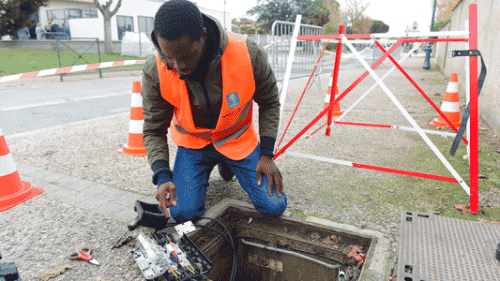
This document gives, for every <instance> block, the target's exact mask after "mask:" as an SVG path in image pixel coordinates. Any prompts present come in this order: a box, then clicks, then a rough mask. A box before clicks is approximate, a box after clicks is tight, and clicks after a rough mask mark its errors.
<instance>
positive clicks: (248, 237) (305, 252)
mask: <svg viewBox="0 0 500 281" xmlns="http://www.w3.org/2000/svg"><path fill="white" fill-rule="evenodd" d="M233 238H235V239H236V238H247V239H255V240H259V241H261V242H263V243H266V244H268V243H269V242H270V241H266V240H264V239H260V238H257V237H253V236H246V235H236V236H234V237H233ZM276 246H277V247H278V248H280V247H281V248H285V249H288V250H293V251H297V252H302V253H304V254H309V255H313V256H317V257H320V258H325V259H329V260H331V261H334V262H336V263H339V264H341V265H343V266H348V265H347V263H345V262H343V261H340V260H337V259H334V258H332V257H327V256H323V255H320V254H316V253H313V252H309V251H304V250H301V249H296V248H293V247H290V246H287V245H281V244H279V243H277V245H276Z"/></svg>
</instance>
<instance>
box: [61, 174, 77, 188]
mask: <svg viewBox="0 0 500 281" xmlns="http://www.w3.org/2000/svg"><path fill="white" fill-rule="evenodd" d="M79 180H80V179H79V178H76V177H73V176H68V175H64V177H62V178H61V179H59V180H58V181H57V182H58V184H59V185H61V186H64V187H68V188H69V187H71V184H73V183H75V182H77V181H79Z"/></svg>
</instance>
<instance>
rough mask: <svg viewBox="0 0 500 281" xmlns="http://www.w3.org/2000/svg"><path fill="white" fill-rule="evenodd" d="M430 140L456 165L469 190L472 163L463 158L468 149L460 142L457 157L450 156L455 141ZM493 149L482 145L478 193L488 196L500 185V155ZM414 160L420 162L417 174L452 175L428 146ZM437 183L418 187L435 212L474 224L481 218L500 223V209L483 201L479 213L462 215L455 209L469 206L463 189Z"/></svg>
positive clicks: (419, 151)
mask: <svg viewBox="0 0 500 281" xmlns="http://www.w3.org/2000/svg"><path fill="white" fill-rule="evenodd" d="M430 138H431V140H432V141H433V142H434V144H435V145H436V147H437V148H438V149H439V151H441V153H442V154H443V156H444V157H445V158H446V160H447V161H448V162H449V163H450V164H451V166H453V168H454V169H455V170H456V171H457V173H458V174H459V175H460V176H461V177H462V178H463V180H464V181H465V182H466V184H467V185H468V186H469V187H470V172H469V171H470V169H469V162H468V160H467V159H463V155H466V154H467V152H466V146H465V144H463V143H461V144H460V147H459V149H458V150H457V152H456V154H455V156H451V155H450V154H449V152H448V151H449V150H450V147H451V144H452V142H453V139H452V138H449V137H448V138H444V137H442V136H430ZM493 150H494V147H493V146H492V145H491V144H489V143H487V142H485V141H482V142H481V136H480V142H479V156H478V158H479V175H481V178H479V179H478V189H479V194H480V195H481V194H482V195H485V194H486V193H488V192H494V191H500V186H499V182H498V181H497V179H498V178H499V175H500V165H499V164H500V154H497V153H494V152H493ZM414 151H415V154H416V155H415V157H416V158H417V159H419V161H414V162H412V163H414V165H415V171H419V170H424V169H425V170H431V171H435V174H439V175H444V176H450V177H451V175H450V172H448V170H447V169H446V168H445V167H444V165H443V164H442V163H441V161H436V156H435V155H434V153H432V152H431V151H430V149H429V148H428V147H427V145H425V143H424V144H423V145H421V146H419V147H417V148H416V149H415V150H414ZM413 180H416V181H419V182H423V181H427V180H426V179H420V178H415V179H413ZM406 182H407V185H408V187H410V188H411V186H412V184H411V181H409V180H407V181H406ZM436 182H437V184H432V185H429V186H427V187H426V186H424V185H422V183H420V184H417V185H416V186H415V187H418V186H420V187H419V189H420V190H419V193H420V194H421V196H422V197H425V200H428V203H430V205H431V206H432V207H433V209H434V213H436V214H439V215H442V216H445V217H451V218H458V219H466V220H472V221H480V220H481V219H485V220H492V221H496V222H500V207H491V206H488V205H486V204H482V203H481V200H480V202H479V214H477V215H472V214H463V213H462V212H461V211H459V210H457V209H455V207H454V204H459V205H469V203H470V201H469V196H467V194H466V193H465V191H464V190H463V188H462V187H461V186H460V185H459V184H456V183H450V182H445V181H436ZM415 207H417V208H416V209H415V210H417V211H424V212H428V210H418V206H415Z"/></svg>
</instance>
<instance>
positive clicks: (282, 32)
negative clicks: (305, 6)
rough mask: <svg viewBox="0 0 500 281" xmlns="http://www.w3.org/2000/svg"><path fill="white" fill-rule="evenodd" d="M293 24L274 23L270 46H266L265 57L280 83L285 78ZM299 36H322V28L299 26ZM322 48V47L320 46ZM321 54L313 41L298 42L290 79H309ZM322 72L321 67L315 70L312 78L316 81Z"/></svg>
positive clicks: (317, 44) (306, 25)
mask: <svg viewBox="0 0 500 281" xmlns="http://www.w3.org/2000/svg"><path fill="white" fill-rule="evenodd" d="M294 25H295V23H293V22H286V21H275V22H274V23H273V25H272V29H271V35H272V43H270V44H272V45H268V46H266V47H268V48H267V56H268V59H269V62H270V64H271V67H272V69H273V71H274V74H275V75H276V79H277V80H278V81H279V82H282V81H283V79H284V77H285V70H286V64H287V59H288V53H289V51H290V44H291V43H290V41H291V39H292V37H293V28H294ZM299 35H323V28H322V27H320V26H315V25H308V24H301V25H300V31H299ZM321 47H322V45H321ZM320 52H321V48H320V43H319V42H315V41H306V42H304V41H299V42H297V48H296V54H295V56H294V61H293V68H292V72H291V76H290V79H297V78H302V77H309V76H310V75H311V71H312V69H313V68H314V65H315V64H316V62H317V60H318V56H319V54H320ZM321 71H322V65H321V63H320V65H319V66H318V68H317V71H316V73H315V76H314V81H315V82H316V83H317V86H318V88H319V89H321V88H320V86H319V83H318V82H317V81H316V80H317V79H316V78H317V75H318V74H320V73H321Z"/></svg>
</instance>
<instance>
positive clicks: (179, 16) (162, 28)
mask: <svg viewBox="0 0 500 281" xmlns="http://www.w3.org/2000/svg"><path fill="white" fill-rule="evenodd" d="M204 27H205V26H204V24H203V16H202V15H201V12H200V10H199V9H198V7H196V5H195V4H194V3H192V2H189V1H186V0H170V1H168V2H165V3H164V4H163V5H161V7H160V8H159V9H158V12H156V15H155V26H154V34H155V35H158V36H160V37H161V38H163V39H166V40H174V39H177V38H179V37H182V36H184V35H189V36H190V37H191V39H193V40H198V39H200V37H201V32H202V30H203V28H204Z"/></svg>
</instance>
